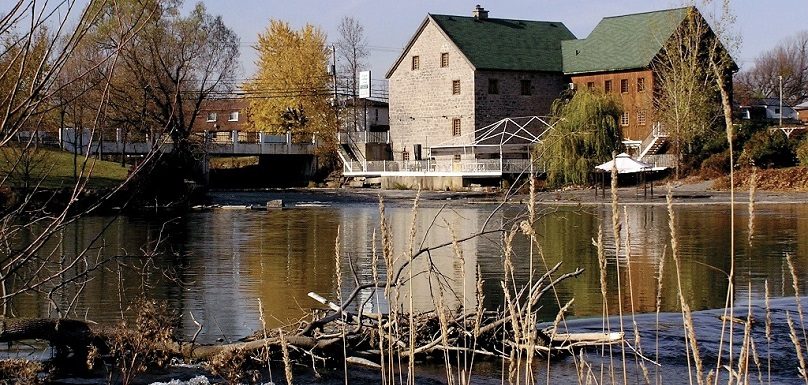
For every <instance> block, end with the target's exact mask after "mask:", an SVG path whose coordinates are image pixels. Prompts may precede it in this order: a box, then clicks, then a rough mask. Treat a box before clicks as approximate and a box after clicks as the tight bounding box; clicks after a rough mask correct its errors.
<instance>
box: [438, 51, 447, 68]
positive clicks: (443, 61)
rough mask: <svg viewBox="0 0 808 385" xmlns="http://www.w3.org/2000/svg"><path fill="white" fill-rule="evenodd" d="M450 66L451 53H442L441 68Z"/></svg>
mask: <svg viewBox="0 0 808 385" xmlns="http://www.w3.org/2000/svg"><path fill="white" fill-rule="evenodd" d="M448 66H449V53H448V52H444V53H441V54H440V68H446V67H448Z"/></svg>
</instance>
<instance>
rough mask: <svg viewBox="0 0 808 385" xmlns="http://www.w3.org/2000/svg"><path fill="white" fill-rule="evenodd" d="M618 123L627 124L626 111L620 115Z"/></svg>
mask: <svg viewBox="0 0 808 385" xmlns="http://www.w3.org/2000/svg"><path fill="white" fill-rule="evenodd" d="M620 125H621V126H624V127H625V126H628V112H624V113H623V115H622V116H620Z"/></svg>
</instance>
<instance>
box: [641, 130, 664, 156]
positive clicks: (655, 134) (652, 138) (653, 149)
mask: <svg viewBox="0 0 808 385" xmlns="http://www.w3.org/2000/svg"><path fill="white" fill-rule="evenodd" d="M667 142H668V134H667V133H666V132H665V130H664V129H663V128H662V123H660V122H657V123H656V124H654V127H653V128H652V129H651V134H649V135H648V137H647V138H645V140H643V141H642V144H640V156H638V157H637V159H642V158H643V157H645V156H646V155H656V154H657V153H659V150H661V149H662V147H663V146H664V145H665V144H666V143H667Z"/></svg>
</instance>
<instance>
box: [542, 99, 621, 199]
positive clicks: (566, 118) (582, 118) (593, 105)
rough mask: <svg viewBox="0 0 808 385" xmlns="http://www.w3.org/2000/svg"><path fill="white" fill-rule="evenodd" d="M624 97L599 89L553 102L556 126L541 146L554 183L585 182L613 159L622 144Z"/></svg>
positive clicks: (550, 180) (548, 172)
mask: <svg viewBox="0 0 808 385" xmlns="http://www.w3.org/2000/svg"><path fill="white" fill-rule="evenodd" d="M622 113H623V108H622V104H621V102H620V100H619V99H618V98H617V97H615V96H614V95H611V94H604V93H603V92H600V91H598V90H588V89H582V90H579V91H577V92H576V93H575V94H574V95H573V96H572V98H570V99H558V100H556V101H555V102H554V103H553V116H554V117H555V118H556V119H557V123H556V124H555V126H554V127H553V128H552V129H551V131H549V132H548V133H547V136H546V139H545V140H544V141H543V142H541V144H539V145H538V147H537V149H536V151H537V153H538V157H539V158H540V159H543V160H544V162H545V165H546V167H547V182H548V183H549V184H550V185H551V186H559V185H565V184H583V183H586V182H587V179H588V177H589V174H590V173H591V172H592V171H593V170H594V169H595V166H597V165H598V164H600V163H603V162H606V161H608V160H609V159H611V158H612V153H613V152H614V151H616V150H618V149H619V148H620V146H621V143H622V137H621V134H620V129H619V127H618V123H617V122H618V121H619V120H618V119H619V118H620V115H621V114H622Z"/></svg>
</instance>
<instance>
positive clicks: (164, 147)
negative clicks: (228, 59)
mask: <svg viewBox="0 0 808 385" xmlns="http://www.w3.org/2000/svg"><path fill="white" fill-rule="evenodd" d="M105 134H107V132H105ZM23 135H25V134H24V133H23ZM21 139H23V138H21ZM57 140H58V143H59V147H61V148H62V149H64V150H65V151H68V152H75V153H78V154H82V155H83V154H85V153H86V152H88V151H89V152H90V154H93V155H99V154H100V155H115V154H126V155H145V154H148V153H150V152H154V151H159V152H170V151H171V150H172V149H173V146H174V143H173V142H172V141H171V139H170V138H169V137H168V136H167V135H161V136H151V137H150V136H143V135H141V136H140V137H129V138H127V136H126V135H124V133H123V132H122V131H121V130H115V132H114V134H113V133H109V135H106V136H105V135H99V133H98V132H97V131H95V132H94V131H93V130H89V129H73V128H64V129H62V131H61V132H60V134H59V137H58V139H57ZM191 140H192V141H193V142H195V143H196V144H197V145H198V146H199V148H200V149H204V150H205V153H206V154H208V156H261V155H310V156H313V155H314V152H315V149H316V147H317V142H316V141H315V140H314V138H312V140H311V141H309V142H302V143H294V142H293V141H292V136H291V134H289V133H287V134H286V135H273V134H269V133H264V132H240V131H216V132H203V133H194V134H192V136H191Z"/></svg>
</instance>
